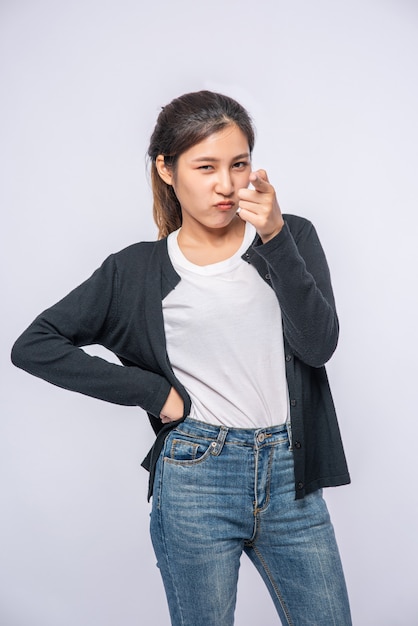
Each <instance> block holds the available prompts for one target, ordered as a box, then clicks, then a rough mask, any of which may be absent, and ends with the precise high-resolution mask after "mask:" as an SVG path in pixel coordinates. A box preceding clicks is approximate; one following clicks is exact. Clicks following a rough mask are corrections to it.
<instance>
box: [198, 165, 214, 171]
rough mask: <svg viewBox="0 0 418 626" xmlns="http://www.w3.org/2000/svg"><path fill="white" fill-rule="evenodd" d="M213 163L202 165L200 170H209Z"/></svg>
mask: <svg viewBox="0 0 418 626" xmlns="http://www.w3.org/2000/svg"><path fill="white" fill-rule="evenodd" d="M212 167H213V166H212V165H201V166H200V167H199V168H198V169H199V170H204V171H209V170H211V169H212Z"/></svg>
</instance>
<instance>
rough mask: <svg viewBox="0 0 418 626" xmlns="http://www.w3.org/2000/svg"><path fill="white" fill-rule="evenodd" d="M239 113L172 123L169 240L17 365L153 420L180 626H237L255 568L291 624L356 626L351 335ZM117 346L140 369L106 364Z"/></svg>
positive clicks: (321, 260)
mask: <svg viewBox="0 0 418 626" xmlns="http://www.w3.org/2000/svg"><path fill="white" fill-rule="evenodd" d="M253 144H254V132H253V127H252V124H251V120H250V118H249V116H248V114H247V112H246V111H245V109H243V107H242V106H241V105H239V104H238V103H237V102H236V101H234V100H232V99H231V98H229V97H226V96H223V95H220V94H216V93H212V92H208V91H201V92H197V93H190V94H186V95H183V96H181V97H180V98H177V99H175V100H173V101H172V102H171V103H170V104H168V105H167V106H166V107H164V108H163V109H162V111H161V113H160V115H159V117H158V120H157V124H156V127H155V130H154V132H153V134H152V137H151V142H150V147H149V157H150V160H151V175H152V185H153V193H154V217H155V221H156V223H157V225H158V228H159V236H160V238H159V240H158V241H155V242H147V243H140V244H134V245H133V246H130V247H129V248H127V249H125V250H122V251H121V252H119V253H117V254H113V255H111V256H110V257H109V258H108V259H107V260H105V262H104V263H103V265H102V266H101V267H100V268H99V269H98V270H97V271H96V272H95V273H94V274H93V275H92V277H91V278H90V279H88V280H87V281H86V282H85V283H83V284H82V285H80V286H79V287H77V288H76V289H75V290H74V291H73V292H71V293H70V294H69V295H68V296H66V297H65V298H64V299H63V300H61V301H60V302H58V303H57V304H56V305H55V306H53V307H51V308H50V309H48V310H47V311H45V312H44V313H42V314H41V315H40V316H39V317H38V318H37V319H36V320H35V321H34V322H33V323H32V325H31V326H30V327H29V328H28V329H27V330H26V331H25V332H24V333H23V335H22V336H21V337H20V338H19V339H18V341H17V342H16V344H15V346H14V348H13V353H12V358H13V361H14V363H15V364H16V365H17V366H19V367H22V368H24V369H26V370H27V371H28V372H30V373H32V374H35V375H36V376H40V377H42V378H44V379H46V380H48V381H50V382H52V383H54V384H56V385H59V386H61V387H64V388H65V389H71V390H74V391H78V392H81V393H84V394H87V395H90V396H94V397H96V398H100V399H102V400H107V401H109V402H115V403H118V404H124V405H138V406H140V407H142V408H143V409H145V410H146V411H147V412H148V415H149V418H150V421H151V424H152V426H153V428H154V430H155V433H156V435H157V437H156V442H155V445H154V446H153V448H152V450H151V451H150V453H149V454H148V456H147V458H146V459H145V461H144V466H145V467H146V468H147V469H148V470H149V471H150V492H149V495H150V496H151V495H152V515H151V536H152V541H153V545H154V549H155V552H156V555H157V559H158V566H159V568H160V570H161V574H162V577H163V581H164V585H165V590H166V594H167V599H168V604H169V609H170V614H171V620H172V624H173V625H175V626H200V625H202V626H203V625H204V626H229V625H231V624H233V620H234V608H235V601H236V589H237V580H238V569H239V562H240V557H241V554H242V552H245V553H246V554H247V555H248V556H249V558H250V559H251V560H252V562H253V563H254V565H255V566H256V568H257V569H258V570H259V572H260V574H261V576H262V578H263V580H264V581H265V583H266V585H267V587H268V589H269V591H270V593H271V596H272V598H273V601H274V603H275V606H276V609H277V612H278V614H279V616H280V619H281V621H282V623H283V624H288V625H289V624H294V625H296V626H314V625H318V626H330V625H331V624H332V625H334V626H336V625H337V626H346V625H349V624H351V620H350V610H349V604H348V599H347V592H346V588H345V583H344V576H343V572H342V567H341V563H340V558H339V555H338V548H337V545H336V542H335V537H334V533H333V528H332V525H331V522H330V519H329V515H328V512H327V508H326V505H325V502H324V500H323V498H322V487H326V486H336V485H341V484H345V483H348V482H349V474H348V471H347V466H346V461H345V457H344V452H343V448H342V443H341V439H340V434H339V429H338V424H337V419H336V416H335V411H334V406H333V402H332V398H331V393H330V390H329V387H328V382H327V377H326V373H325V369H324V364H325V363H326V361H327V360H328V359H329V358H330V357H331V355H332V353H333V352H334V350H335V347H336V344H337V339H338V320H337V315H336V311H335V304H334V297H333V293H332V288H331V282H330V277H329V272H328V267H327V263H326V259H325V256H324V253H323V251H322V248H321V245H320V243H319V240H318V237H317V235H316V232H315V230H314V228H313V226H312V224H310V223H309V222H308V221H307V220H305V219H303V218H300V217H295V216H293V215H282V213H281V211H280V207H279V204H278V202H277V199H276V194H275V190H274V188H273V186H272V185H271V183H270V182H269V179H268V177H267V174H266V172H265V171H264V170H257V171H252V168H251V152H252V149H253ZM89 344H101V345H103V346H105V347H106V348H108V349H109V350H111V351H112V352H114V353H115V354H116V355H117V356H118V357H119V359H120V361H121V363H122V364H123V366H124V367H122V366H119V365H115V364H111V363H108V362H107V361H105V360H103V359H100V358H97V357H91V356H89V355H88V354H86V353H85V352H84V351H83V350H82V349H80V347H81V346H86V345H89Z"/></svg>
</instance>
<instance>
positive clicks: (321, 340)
mask: <svg viewBox="0 0 418 626" xmlns="http://www.w3.org/2000/svg"><path fill="white" fill-rule="evenodd" d="M250 181H251V182H252V184H253V185H254V189H253V190H250V189H245V190H244V189H243V190H240V207H241V210H240V213H239V215H240V217H241V218H242V219H244V220H245V221H249V222H251V223H252V224H253V225H254V226H255V227H256V229H257V232H258V234H259V235H260V238H261V243H260V245H256V246H255V247H254V250H255V251H256V252H257V254H258V255H259V256H260V257H262V258H263V259H264V261H265V262H266V263H267V265H268V268H269V278H270V280H271V285H272V287H273V289H274V290H275V292H276V294H277V298H278V300H279V304H280V308H281V311H282V318H283V330H284V335H285V338H286V340H287V342H288V343H289V345H290V348H291V350H292V351H293V352H294V354H295V355H296V356H297V357H299V358H300V359H301V360H302V361H304V362H305V363H307V364H308V365H311V366H313V367H321V366H322V365H324V364H325V363H326V362H327V361H328V360H329V359H330V357H331V356H332V354H333V352H334V350H335V348H336V346H337V342H338V332H339V326H338V318H337V313H336V309H335V301H334V295H333V291H332V286H331V279H330V274H329V269H328V264H327V261H326V258H325V254H324V251H323V249H322V246H321V243H320V241H319V239H318V236H317V234H316V231H315V228H314V227H313V225H312V224H311V223H310V222H309V221H308V220H305V219H303V218H300V217H296V216H290V215H289V216H285V219H284V218H283V216H282V213H281V211H280V207H279V204H278V202H277V198H276V194H275V190H274V188H273V186H272V185H271V184H270V183H269V181H268V178H267V174H266V172H265V171H264V170H258V171H257V172H253V173H252V174H251V177H250Z"/></svg>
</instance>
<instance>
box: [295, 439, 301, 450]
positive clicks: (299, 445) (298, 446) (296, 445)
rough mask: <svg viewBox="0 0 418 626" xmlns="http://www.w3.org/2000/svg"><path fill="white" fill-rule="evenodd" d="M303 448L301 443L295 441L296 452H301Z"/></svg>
mask: <svg viewBox="0 0 418 626" xmlns="http://www.w3.org/2000/svg"><path fill="white" fill-rule="evenodd" d="M301 447H302V444H301V443H300V441H295V448H296V450H300V449H301Z"/></svg>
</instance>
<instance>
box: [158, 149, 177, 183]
mask: <svg viewBox="0 0 418 626" xmlns="http://www.w3.org/2000/svg"><path fill="white" fill-rule="evenodd" d="M155 167H156V168H157V172H158V174H159V176H160V178H162V179H163V181H164V182H165V183H167V185H172V184H173V169H172V167H169V166H168V165H167V164H166V162H165V160H164V156H163V155H162V154H159V155H158V156H157V158H156V159H155Z"/></svg>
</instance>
